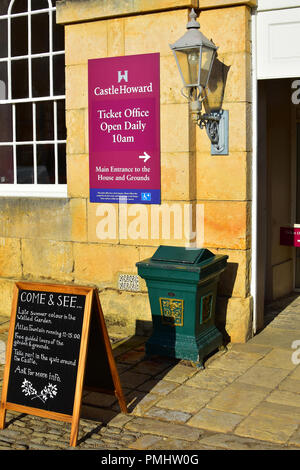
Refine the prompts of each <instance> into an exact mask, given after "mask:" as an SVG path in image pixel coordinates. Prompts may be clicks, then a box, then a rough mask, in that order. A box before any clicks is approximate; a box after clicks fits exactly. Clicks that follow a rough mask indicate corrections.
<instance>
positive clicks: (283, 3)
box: [257, 0, 299, 11]
mask: <svg viewBox="0 0 300 470" xmlns="http://www.w3.org/2000/svg"><path fill="white" fill-rule="evenodd" d="M295 7H299V0H258V2H257V11H264V10H278V9H282V8H295Z"/></svg>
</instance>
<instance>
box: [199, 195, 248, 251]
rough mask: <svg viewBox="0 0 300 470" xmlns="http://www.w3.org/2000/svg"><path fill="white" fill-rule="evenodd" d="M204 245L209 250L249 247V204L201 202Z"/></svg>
mask: <svg viewBox="0 0 300 470" xmlns="http://www.w3.org/2000/svg"><path fill="white" fill-rule="evenodd" d="M200 203H202V204H204V243H205V246H209V247H211V248H227V249H233V250H236V249H237V250H245V249H247V248H248V247H249V236H250V204H249V203H247V202H242V201H203V200H199V201H198V204H200Z"/></svg>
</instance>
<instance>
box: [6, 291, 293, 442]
mask: <svg viewBox="0 0 300 470" xmlns="http://www.w3.org/2000/svg"><path fill="white" fill-rule="evenodd" d="M266 319H267V323H268V324H267V326H266V328H265V329H264V330H263V331H262V332H260V333H259V334H258V335H257V336H255V337H254V338H253V339H251V340H250V341H249V342H248V343H247V344H232V345H229V346H228V350H227V351H225V352H218V353H217V354H215V355H214V356H213V357H211V358H210V359H209V360H208V361H207V362H206V364H205V370H198V369H196V368H195V367H192V366H191V365H190V364H189V363H186V362H184V361H173V360H168V359H162V358H155V359H153V360H147V361H146V360H144V342H145V338H142V337H132V338H128V339H127V340H124V341H123V342H122V343H120V344H115V345H114V354H115V358H116V361H117V366H118V370H119V374H120V379H121V383H122V386H123V390H124V392H125V394H126V398H127V403H128V407H129V414H128V415H124V414H121V413H120V412H119V407H118V403H117V401H116V400H115V398H114V397H111V396H107V395H103V394H95V393H89V394H85V396H84V406H83V409H82V414H83V418H82V419H81V420H80V431H79V442H78V446H77V448H76V449H98V450H102V449H105V450H113V449H118V450H128V449H138V450H173V451H176V450H199V451H200V450H204V449H219V450H220V449H233V450H268V449H270V450H272V449H274V450H275V449H286V450H292V449H297V450H300V364H299V365H298V362H299V363H300V297H299V298H298V297H296V296H293V297H290V298H288V299H284V300H282V301H280V302H277V303H275V304H273V305H272V307H271V308H270V309H269V310H268V311H267V314H266ZM7 327H8V322H7V318H3V317H2V318H0V386H1V383H2V377H3V369H4V365H3V362H4V361H3V354H2V352H3V349H4V345H5V341H6V338H7ZM297 340H299V345H297V344H296V343H294V342H295V341H297ZM293 343H294V344H293ZM292 344H293V346H294V347H295V349H293V348H292ZM298 350H299V354H298ZM1 351H2V352H1ZM1 364H2V365H1ZM69 438H70V425H69V424H67V423H61V422H58V421H54V420H48V419H43V418H38V417H34V416H30V415H24V414H19V413H12V412H8V413H7V417H6V428H5V429H4V430H2V431H0V451H1V450H5V449H10V450H11V449H22V450H25V449H29V450H33V449H37V450H40V449H45V450H46V449H47V450H50V449H51V450H54V449H56V450H57V449H69Z"/></svg>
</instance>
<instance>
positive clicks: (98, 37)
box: [65, 21, 112, 66]
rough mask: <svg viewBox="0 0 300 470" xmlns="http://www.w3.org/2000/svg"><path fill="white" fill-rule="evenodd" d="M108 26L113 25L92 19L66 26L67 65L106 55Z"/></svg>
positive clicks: (84, 62)
mask: <svg viewBox="0 0 300 470" xmlns="http://www.w3.org/2000/svg"><path fill="white" fill-rule="evenodd" d="M108 26H110V27H111V26H112V25H111V24H108V23H107V22H106V21H92V22H87V23H80V24H74V25H71V26H66V27H65V51H66V52H65V58H66V65H67V66H68V65H75V64H86V63H87V60H88V59H97V58H99V57H106V55H107V29H108ZM78 45H80V47H78Z"/></svg>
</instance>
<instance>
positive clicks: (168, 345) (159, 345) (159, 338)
mask: <svg viewBox="0 0 300 470" xmlns="http://www.w3.org/2000/svg"><path fill="white" fill-rule="evenodd" d="M222 345H223V336H222V334H221V333H220V331H219V330H218V329H217V328H216V327H215V326H214V325H210V326H209V327H208V328H207V329H205V331H203V332H202V333H200V334H199V335H197V336H186V335H182V334H178V333H177V332H176V331H175V332H174V335H170V334H166V335H164V334H162V332H161V331H157V332H155V331H154V332H153V334H152V336H151V337H150V338H149V340H148V341H147V343H146V350H145V352H146V356H155V355H157V356H167V357H173V358H175V359H184V360H187V361H192V362H194V363H195V365H196V366H197V367H199V368H202V367H203V360H204V358H205V357H206V356H208V354H210V353H211V352H213V351H215V350H218V349H219V348H220V347H221V346H222Z"/></svg>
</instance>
